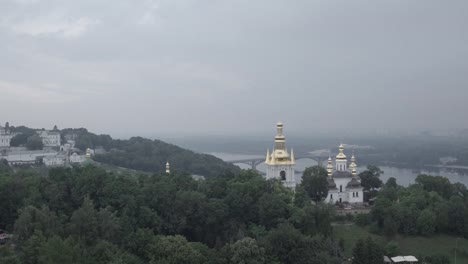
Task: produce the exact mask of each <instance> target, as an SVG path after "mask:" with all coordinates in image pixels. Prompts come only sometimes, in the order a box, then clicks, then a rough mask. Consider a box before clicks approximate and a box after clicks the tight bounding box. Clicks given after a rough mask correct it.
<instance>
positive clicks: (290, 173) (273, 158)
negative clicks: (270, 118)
mask: <svg viewBox="0 0 468 264" xmlns="http://www.w3.org/2000/svg"><path fill="white" fill-rule="evenodd" d="M265 164H266V165H267V172H266V179H267V180H269V179H280V180H281V182H282V183H283V185H284V186H286V187H288V188H292V189H295V188H296V177H295V175H294V173H295V170H294V168H295V165H296V160H295V159H294V151H293V149H291V154H289V152H288V150H287V148H286V137H285V136H284V134H283V123H281V122H279V123H278V124H277V125H276V136H275V147H274V148H273V152H272V153H271V154H270V151H269V150H267V156H266V159H265Z"/></svg>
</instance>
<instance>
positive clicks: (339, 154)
mask: <svg viewBox="0 0 468 264" xmlns="http://www.w3.org/2000/svg"><path fill="white" fill-rule="evenodd" d="M339 151H340V152H339V153H338V155H336V159H338V160H344V159H346V155H345V154H344V146H343V144H340V146H339Z"/></svg>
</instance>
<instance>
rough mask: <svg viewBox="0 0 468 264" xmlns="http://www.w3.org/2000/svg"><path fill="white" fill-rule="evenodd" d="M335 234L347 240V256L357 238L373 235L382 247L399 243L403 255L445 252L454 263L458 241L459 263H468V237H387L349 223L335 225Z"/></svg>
mask: <svg viewBox="0 0 468 264" xmlns="http://www.w3.org/2000/svg"><path fill="white" fill-rule="evenodd" d="M334 230H335V234H336V236H337V237H338V238H343V239H344V242H345V244H344V245H345V254H346V256H347V257H350V256H351V255H352V250H353V247H354V245H355V244H356V242H357V240H359V239H360V238H367V237H368V236H370V237H372V238H373V239H374V240H375V241H377V242H378V243H379V244H380V245H382V247H385V245H386V244H387V243H388V242H390V241H394V242H396V243H398V245H399V248H400V253H401V255H413V256H416V257H418V256H431V255H435V254H445V255H448V256H450V258H451V260H452V263H455V262H453V261H454V252H455V248H456V247H457V243H458V253H457V264H460V263H468V239H464V238H457V237H454V236H448V235H436V236H432V237H403V236H396V237H394V238H391V239H387V238H386V237H384V236H379V235H375V234H372V233H370V232H369V231H368V230H367V229H366V228H363V227H359V226H356V225H354V224H349V225H345V224H344V225H336V226H334Z"/></svg>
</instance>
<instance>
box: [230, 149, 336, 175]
mask: <svg viewBox="0 0 468 264" xmlns="http://www.w3.org/2000/svg"><path fill="white" fill-rule="evenodd" d="M328 157H329V155H328V154H327V155H324V154H321V155H317V154H309V155H296V156H295V160H301V159H310V160H314V161H316V162H317V164H323V162H324V161H326V160H327V159H328ZM226 162H229V163H232V164H247V165H249V166H250V168H251V169H252V170H257V166H258V165H260V164H262V163H264V162H265V158H246V159H237V160H226ZM297 173H303V171H296V174H297Z"/></svg>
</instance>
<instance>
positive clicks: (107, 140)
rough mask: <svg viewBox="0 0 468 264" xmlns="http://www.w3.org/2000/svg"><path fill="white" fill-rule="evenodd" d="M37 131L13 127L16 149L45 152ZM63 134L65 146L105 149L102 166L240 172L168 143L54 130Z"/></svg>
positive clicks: (208, 173) (198, 172)
mask: <svg viewBox="0 0 468 264" xmlns="http://www.w3.org/2000/svg"><path fill="white" fill-rule="evenodd" d="M36 130H38V129H31V128H28V127H25V126H18V127H14V126H12V127H11V131H12V132H13V133H15V134H16V135H15V136H14V137H13V139H12V141H11V144H12V146H25V147H28V149H31V150H34V149H42V142H41V140H40V139H39V138H38V137H37V135H36V132H35V131H36ZM54 131H58V132H60V134H61V136H62V143H65V142H66V141H67V139H72V140H74V141H75V143H76V144H75V147H77V148H79V149H81V150H82V151H86V149H87V148H91V149H95V148H98V147H102V148H103V149H104V150H105V153H104V154H99V155H95V156H94V157H93V159H94V160H95V161H97V162H100V163H105V164H109V165H114V166H118V167H123V168H128V169H133V170H137V171H144V172H150V173H153V172H163V171H165V165H166V162H167V161H169V162H170V163H171V167H172V170H173V171H178V172H186V173H190V174H196V175H201V176H205V177H211V176H215V175H218V174H222V173H226V172H231V173H238V172H239V171H240V169H239V168H238V167H237V166H235V165H233V164H229V163H226V162H224V161H223V160H221V159H219V158H217V157H214V156H212V155H207V154H201V153H196V152H193V151H190V150H187V149H183V148H180V147H178V146H176V145H173V144H168V143H166V142H163V141H160V140H150V139H146V138H142V137H133V138H130V139H128V140H121V139H113V138H112V137H111V136H109V135H96V134H93V133H91V132H89V131H88V130H87V129H85V128H80V129H71V128H68V129H62V130H59V129H58V128H57V127H54Z"/></svg>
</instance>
